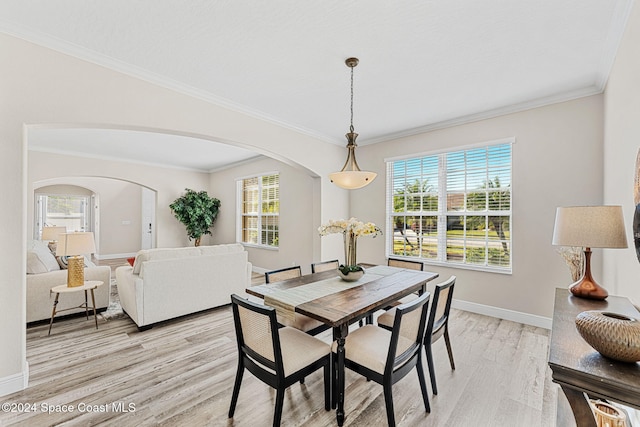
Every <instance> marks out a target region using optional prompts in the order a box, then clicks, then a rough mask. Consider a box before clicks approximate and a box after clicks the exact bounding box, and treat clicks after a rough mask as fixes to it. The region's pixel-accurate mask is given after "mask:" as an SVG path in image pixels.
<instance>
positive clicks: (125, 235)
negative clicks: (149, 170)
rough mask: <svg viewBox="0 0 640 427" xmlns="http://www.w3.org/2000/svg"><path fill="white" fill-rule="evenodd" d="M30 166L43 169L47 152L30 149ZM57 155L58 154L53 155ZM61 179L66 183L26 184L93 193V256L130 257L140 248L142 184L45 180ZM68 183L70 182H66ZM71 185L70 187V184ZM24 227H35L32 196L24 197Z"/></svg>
mask: <svg viewBox="0 0 640 427" xmlns="http://www.w3.org/2000/svg"><path fill="white" fill-rule="evenodd" d="M28 156H29V162H28V165H29V166H28V167H29V169H30V170H31V169H33V170H39V169H40V168H46V165H47V164H49V163H50V162H49V161H53V160H54V158H52V157H51V156H50V155H49V154H47V153H39V152H29V153H28ZM56 156H59V155H56ZM69 160H71V161H78V162H82V161H83V160H84V159H82V158H79V157H71V158H70V159H69ZM44 182H45V183H47V184H49V183H51V182H60V183H64V184H67V185H63V184H60V185H46V186H44V187H40V185H41V183H42V181H40V182H36V183H32V182H30V183H29V184H30V185H31V186H32V188H34V193H35V194H38V193H47V194H79V193H78V192H77V189H80V190H84V191H83V192H82V193H81V194H85V195H87V193H89V194H88V195H94V196H95V202H96V205H95V206H94V214H95V217H94V229H93V231H94V232H95V240H96V256H97V257H98V258H109V257H112V258H114V257H119V258H121V257H124V256H131V254H135V253H136V252H137V251H138V250H140V244H141V236H142V224H141V219H142V195H141V192H142V190H141V189H142V187H141V186H140V185H137V184H133V183H130V182H128V181H122V180H119V179H111V178H92V177H88V178H82V177H60V178H57V179H56V178H53V179H47V180H45V181H44ZM68 184H71V185H68ZM72 185H73V186H72ZM27 205H28V213H27V223H28V226H27V229H28V230H35V227H34V225H33V222H34V220H35V215H34V212H33V210H34V197H33V195H32V196H30V197H28V200H27Z"/></svg>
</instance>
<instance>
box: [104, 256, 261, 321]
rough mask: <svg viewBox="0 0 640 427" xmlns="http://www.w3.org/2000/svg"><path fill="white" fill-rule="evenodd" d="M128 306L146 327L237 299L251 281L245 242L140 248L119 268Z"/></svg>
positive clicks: (118, 278) (120, 293)
mask: <svg viewBox="0 0 640 427" xmlns="http://www.w3.org/2000/svg"><path fill="white" fill-rule="evenodd" d="M116 284H117V286H118V296H119V297H120V303H121V304H122V309H123V310H124V311H125V312H126V313H127V314H128V315H129V317H131V319H132V320H133V321H134V322H135V323H136V325H138V328H139V329H141V330H143V329H146V328H148V327H150V326H151V325H153V324H154V323H157V322H161V321H163V320H168V319H172V318H175V317H179V316H183V315H186V314H190V313H195V312H198V311H202V310H206V309H209V308H214V307H219V306H222V305H226V304H230V303H231V294H233V293H236V294H239V295H245V293H244V291H245V289H246V288H247V287H248V286H250V284H251V263H250V262H249V261H248V254H247V252H246V251H245V250H244V247H243V246H242V245H241V244H237V243H234V244H227V245H215V246H199V247H189V248H171V249H163V248H158V249H149V250H142V251H139V252H138V254H137V255H136V260H135V262H134V264H133V267H131V266H122V267H118V268H117V269H116Z"/></svg>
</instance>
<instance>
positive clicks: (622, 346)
mask: <svg viewBox="0 0 640 427" xmlns="http://www.w3.org/2000/svg"><path fill="white" fill-rule="evenodd" d="M576 328H577V329H578V332H579V333H580V335H581V336H582V338H584V340H585V341H586V342H587V343H588V344H589V345H590V346H591V347H593V348H594V349H596V350H597V351H598V352H599V353H600V354H602V355H603V356H605V357H608V358H610V359H614V360H619V361H621V362H637V361H639V360H640V322H639V321H638V320H637V319H635V318H633V317H630V316H625V315H623V314H616V313H609V312H607V311H600V310H587V311H583V312H582V313H580V314H578V316H577V317H576Z"/></svg>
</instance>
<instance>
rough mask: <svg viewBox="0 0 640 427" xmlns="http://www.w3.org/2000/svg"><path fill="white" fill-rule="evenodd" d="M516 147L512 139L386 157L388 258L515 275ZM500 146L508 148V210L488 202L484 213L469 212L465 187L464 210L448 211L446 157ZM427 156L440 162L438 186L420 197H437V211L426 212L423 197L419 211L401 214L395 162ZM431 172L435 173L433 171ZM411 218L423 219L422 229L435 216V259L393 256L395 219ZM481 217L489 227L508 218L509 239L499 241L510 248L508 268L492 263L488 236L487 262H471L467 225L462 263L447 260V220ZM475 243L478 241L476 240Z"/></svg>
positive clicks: (405, 223) (420, 174) (466, 169)
mask: <svg viewBox="0 0 640 427" xmlns="http://www.w3.org/2000/svg"><path fill="white" fill-rule="evenodd" d="M514 144H515V137H509V138H503V139H499V140H494V141H488V142H482V143H478V144H472V145H466V146H460V147H455V148H450V149H443V150H437V151H430V152H423V153H416V154H411V155H405V156H399V157H393V158H386V159H385V165H386V189H385V218H386V231H387V232H386V236H385V239H386V241H385V255H386V256H387V258H388V257H394V258H401V259H407V260H420V261H421V262H424V263H425V264H429V265H437V266H443V267H451V268H459V269H468V270H476V271H486V272H492V273H502V274H512V273H513V147H514ZM500 145H509V161H508V174H509V184H508V185H507V186H506V188H508V190H509V199H508V203H509V206H508V209H504V210H489V208H490V206H489V201H487V206H486V209H484V210H477V211H473V210H468V204H467V196H468V195H469V194H472V193H473V191H472V189H467V188H466V187H465V191H464V192H463V194H464V203H463V206H462V208H463V209H462V210H461V211H455V210H448V209H447V203H448V195H449V194H448V193H447V156H448V155H452V154H455V153H463V155H464V153H468V152H470V151H473V150H478V149H487V150H489V149H490V148H491V147H495V146H500ZM428 157H434V158H437V159H438V161H437V186H436V188H435V190H432V191H424V187H423V190H422V191H421V192H420V193H419V194H421V195H424V194H429V193H431V194H435V195H436V196H437V209H436V210H424V207H425V204H424V198H423V202H422V205H420V207H419V210H417V211H411V210H407V207H406V205H405V207H404V210H403V211H402V212H395V210H394V175H393V166H394V163H395V162H399V161H408V160H416V161H420V162H423V161H424V159H425V158H428ZM489 161H490V159H488V158H487V160H486V162H487V163H486V164H487V165H488V163H489ZM485 170H486V171H488V170H489V167H488V166H487V167H486V168H485ZM468 171H469V168H468V167H467V164H466V163H465V168H464V169H463V174H465V177H466V173H468ZM431 172H433V170H432V171H431ZM488 174H489V172H487V175H488ZM411 175H412V174H411V173H407V172H406V171H405V173H404V176H405V177H406V176H409V177H410V176H411ZM426 175H428V174H427V173H426V172H425V171H424V170H422V169H421V170H420V173H419V177H420V178H419V179H421V180H422V179H423V177H425V176H426ZM432 175H433V177H435V174H433V173H432ZM488 179H492V178H488ZM427 189H428V187H427ZM413 194H415V193H413ZM405 200H406V199H405ZM492 214H493V215H492ZM412 216H414V217H420V218H421V221H420V226H422V225H423V224H425V223H427V224H429V222H426V221H425V220H427V218H425V217H435V220H436V224H437V232H436V234H435V236H431V240H432V242H434V246H435V245H437V255H436V257H435V258H430V257H425V256H422V253H421V254H420V256H412V255H397V254H394V241H395V240H396V239H395V230H396V227H395V226H396V222H395V221H394V219H395V218H397V217H404V218H410V217H412ZM478 216H482V217H484V219H485V221H487V222H486V223H485V224H488V221H489V218H490V217H492V216H506V217H508V227H509V228H508V233H509V236H508V238H506V239H505V240H504V241H503V240H501V239H498V240H497V241H498V242H500V243H503V242H506V243H507V245H508V252H509V253H508V257H509V258H508V265H507V266H504V267H501V266H497V265H491V264H489V250H488V249H489V247H488V245H489V242H494V241H496V240H495V239H490V238H489V235H488V234H486V235H485V237H484V240H485V241H484V245H483V246H482V247H483V248H485V250H484V252H485V253H484V261H483V262H482V263H476V262H468V260H467V259H466V257H467V255H468V252H467V249H468V247H469V246H468V245H467V244H468V243H469V242H471V241H474V239H473V238H469V237H468V236H467V235H466V231H467V229H466V225H465V232H464V234H463V242H462V247H463V248H464V253H463V260H462V261H454V260H450V259H447V258H448V256H447V231H448V230H447V224H448V218H450V217H463V218H464V221H465V222H464V223H463V224H466V219H467V217H478ZM403 224H404V230H408V228H407V221H406V219H405V220H404V221H403ZM485 228H486V226H485ZM434 237H435V239H434ZM424 238H425V237H424V235H423V237H422V239H424ZM406 241H407V242H409V240H408V239H406ZM475 241H476V242H477V240H475ZM421 245H422V244H421ZM420 250H421V251H422V250H424V245H422V246H421V248H420Z"/></svg>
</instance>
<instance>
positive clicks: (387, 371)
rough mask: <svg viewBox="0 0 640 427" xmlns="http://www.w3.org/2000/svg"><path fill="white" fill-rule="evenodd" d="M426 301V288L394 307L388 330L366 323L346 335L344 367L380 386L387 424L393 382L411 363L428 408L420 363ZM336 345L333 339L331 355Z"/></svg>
mask: <svg viewBox="0 0 640 427" xmlns="http://www.w3.org/2000/svg"><path fill="white" fill-rule="evenodd" d="M428 305H429V293H428V292H425V293H424V294H422V295H421V296H420V297H418V298H417V299H415V300H413V301H410V302H408V303H406V304H402V305H399V306H398V307H396V309H395V311H396V315H395V317H394V324H393V329H392V330H391V331H388V330H386V329H383V328H379V327H377V326H374V325H365V326H363V327H361V328H358V329H356V330H355V331H354V332H352V333H350V334H349V335H347V337H346V339H345V345H344V347H345V367H346V368H349V369H351V370H352V371H354V372H357V373H359V374H361V375H363V376H364V377H366V378H367V379H368V380H373V381H375V382H377V383H378V384H381V385H382V386H383V390H384V400H385V405H386V409H387V422H388V425H389V426H395V414H394V409H393V396H392V386H393V384H395V383H396V382H398V381H399V380H401V379H402V378H404V377H405V376H406V375H407V374H408V373H409V372H411V371H412V370H413V368H414V367H415V368H416V371H417V373H418V380H419V382H420V389H421V391H422V400H423V403H424V407H425V410H426V411H427V412H431V407H430V406H429V397H428V396H427V386H426V383H425V378H424V369H423V367H422V345H423V341H424V331H425V324H426V319H427V307H428ZM336 348H337V345H336V343H335V342H334V343H333V347H332V351H333V352H334V356H333V357H334V359H335V358H336V357H337V356H336V354H335V351H336ZM334 365H335V363H334ZM334 375H335V373H334Z"/></svg>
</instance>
